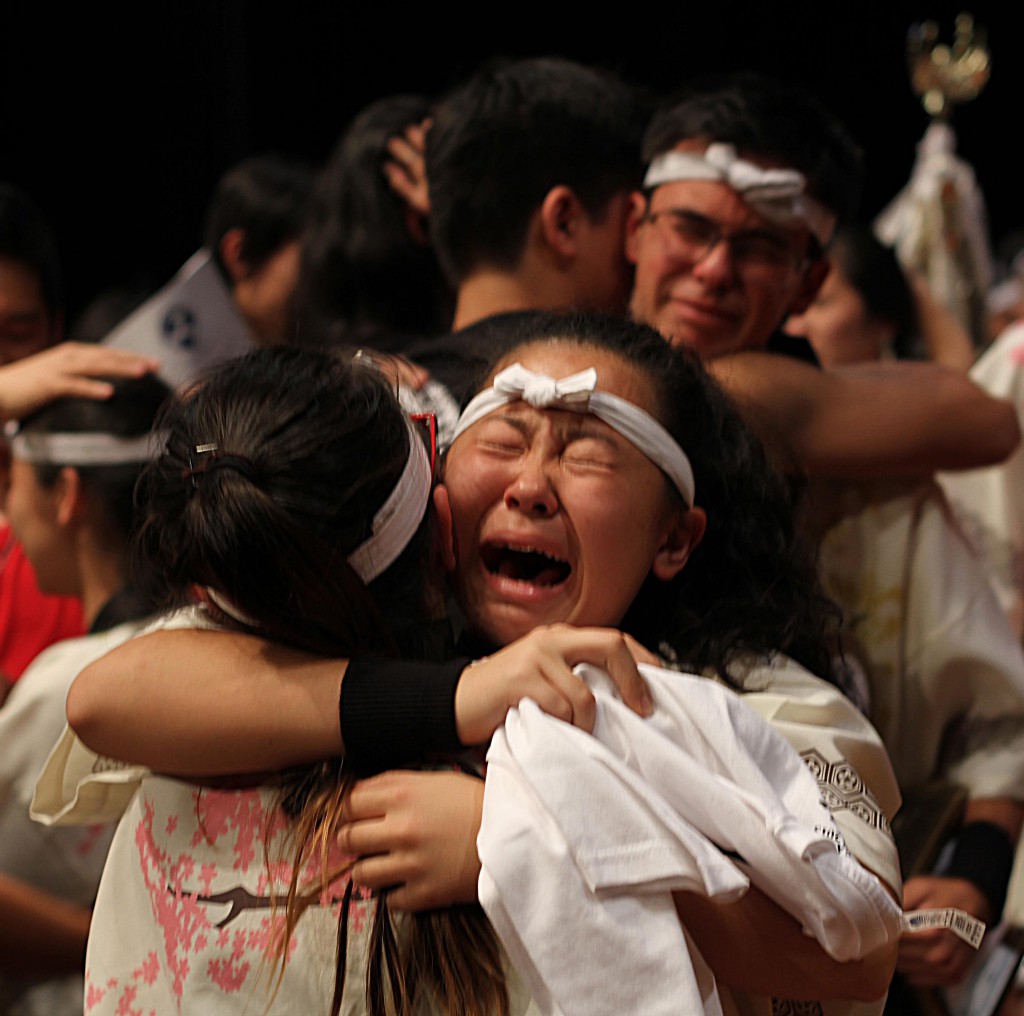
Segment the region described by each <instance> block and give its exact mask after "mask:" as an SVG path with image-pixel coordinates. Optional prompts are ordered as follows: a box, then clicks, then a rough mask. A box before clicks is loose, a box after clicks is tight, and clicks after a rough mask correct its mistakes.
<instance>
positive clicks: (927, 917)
mask: <svg viewBox="0 0 1024 1016" xmlns="http://www.w3.org/2000/svg"><path fill="white" fill-rule="evenodd" d="M900 924H901V927H902V928H903V930H904V931H908V932H911V933H913V932H915V931H930V930H931V929H932V928H949V930H950V931H951V932H953V934H954V935H956V936H957V938H961V939H963V940H964V941H965V942H966V943H967V944H968V945H969V946H970V947H971V948H972V949H977V948H978V947H979V946H980V945H981V940H982V938H984V937H985V922H984V921H979V920H978V919H977V918H976V917H971V915H970V914H968V913H967V912H966V911H963V910H957V909H956V908H955V907H947V908H946V909H944V910H907V911H905V912H904V914H903V917H902V918H901V919H900Z"/></svg>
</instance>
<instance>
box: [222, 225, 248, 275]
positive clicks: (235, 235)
mask: <svg viewBox="0 0 1024 1016" xmlns="http://www.w3.org/2000/svg"><path fill="white" fill-rule="evenodd" d="M217 247H218V250H219V252H220V259H221V262H222V263H223V264H224V267H225V268H226V269H227V273H228V275H229V276H230V278H231V282H232V283H233V284H235V285H237V284H238V283H239V282H242V281H243V280H244V279H246V278H247V277H248V275H249V263H248V261H246V260H245V258H244V257H243V256H242V251H243V250H244V249H245V230H244V229H242V228H241V227H239V226H236V227H235V228H234V229H229V230H228V231H227V232H226V233H225V234H224V235H223V236H222V237H221V238H220V243H219V244H218V245H217Z"/></svg>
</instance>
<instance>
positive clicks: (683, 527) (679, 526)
mask: <svg viewBox="0 0 1024 1016" xmlns="http://www.w3.org/2000/svg"><path fill="white" fill-rule="evenodd" d="M707 523H708V517H707V515H706V514H705V512H704V509H703V508H690V509H689V510H688V511H687V512H686V513H685V514H684V515H678V514H677V515H676V516H675V518H674V519H673V520H672V522H671V523H670V524H669V526H668V528H667V529H666V531H665V534H664V537H663V541H662V544H661V546H660V547H659V548H658V552H657V554H655V556H654V563H653V564H652V565H651V574H652V575H654V577H655V578H657V579H661V581H662V582H668V581H670V580H671V579H674V578H675V577H676V576H677V575H678V574H679V573H680V572H681V571H682V570H683V568H684V567H685V566H686V562H687V561H688V560H689V559H690V555H691V554H692V553H693V552H694V551H695V550H696V549H697V545H698V544H699V543H700V541H701V540H702V539H703V538H704V530H705V529H706V528H707Z"/></svg>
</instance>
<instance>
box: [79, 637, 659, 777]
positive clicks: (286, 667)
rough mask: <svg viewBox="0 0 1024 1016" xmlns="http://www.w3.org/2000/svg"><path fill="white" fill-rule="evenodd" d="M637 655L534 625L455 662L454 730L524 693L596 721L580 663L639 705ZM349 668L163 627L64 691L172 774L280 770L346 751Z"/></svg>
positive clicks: (147, 761) (476, 738) (100, 735)
mask: <svg viewBox="0 0 1024 1016" xmlns="http://www.w3.org/2000/svg"><path fill="white" fill-rule="evenodd" d="M636 659H639V660H645V661H646V662H653V661H654V660H655V657H653V656H652V655H651V654H650V653H648V652H647V651H646V650H645V649H644V648H643V647H642V646H639V645H638V644H637V643H636V642H634V641H633V640H632V639H629V638H628V637H627V636H623V635H622V634H621V633H620V632H617V631H614V630H610V629H592V628H590V629H587V628H572V627H570V626H568V625H551V626H547V627H545V628H540V629H537V630H536V631H535V632H532V633H531V634H530V635H527V636H525V637H524V638H522V639H519V640H517V641H516V642H514V643H512V645H510V646H507V647H506V648H505V649H503V650H501V651H500V652H498V653H495V654H494V655H492V656H490V657H488V658H487V659H486V660H482V661H478V662H477V663H476V664H474V665H472V666H470V667H467V668H466V669H465V670H464V671H463V672H462V675H461V677H460V678H459V681H458V685H457V688H456V691H455V699H454V703H453V708H454V710H455V722H456V728H457V732H458V735H459V738H460V739H461V741H462V743H463V744H483V743H486V742H487V741H488V740H489V739H490V737H491V734H493V732H494V730H495V729H496V728H497V727H498V726H499V725H500V724H501V723H502V722H504V719H505V714H506V713H507V711H508V710H509V708H511V707H512V706H515V705H517V704H518V703H519V701H520V699H521V698H523V697H524V696H529V697H530V698H532V699H534V701H536V702H537V703H538V705H540V707H541V708H542V709H544V710H545V712H548V713H550V714H551V715H553V716H557V717H559V718H560V719H563V720H566V721H568V722H571V723H574V724H575V725H576V726H579V727H583V728H584V729H586V730H590V729H592V727H593V725H594V708H595V707H594V698H593V695H592V694H591V692H590V690H589V689H588V688H587V686H586V685H585V684H584V682H583V681H581V680H580V679H579V678H577V677H576V676H575V675H574V674H573V673H572V667H573V666H575V665H576V664H577V663H592V664H594V665H596V666H600V667H601V668H602V669H604V670H605V671H606V672H607V673H608V674H609V675H610V676H611V677H612V679H613V680H614V681H615V682H616V684H617V685H618V687H619V689H620V691H621V693H622V697H623V700H624V701H625V702H626V703H627V704H629V705H630V706H631V707H632V708H634V709H635V710H636V711H637V712H639V713H641V714H644V715H646V713H648V712H649V711H650V698H649V696H648V693H647V688H646V685H645V684H644V682H643V680H642V678H641V677H640V674H639V672H638V671H637V668H636V664H635V663H634V660H636ZM347 667H348V661H346V660H325V659H322V658H320V657H316V656H310V655H308V654H306V653H301V652H298V651H296V650H293V649H287V648H285V647H283V646H279V645H275V644H273V643H268V642H264V641H262V640H260V639H257V638H253V637H252V636H249V635H240V634H236V633H231V632H218V631H206V630H197V629H175V630H168V631H159V632H154V633H153V634H151V635H146V636H143V637H142V638H138V639H133V640H131V641H130V642H127V643H125V644H124V645H122V646H119V647H118V648H117V649H115V650H113V651H112V652H111V653H108V654H107V655H106V656H104V657H103V658H102V659H100V660H98V661H97V662H95V663H93V664H91V665H90V666H88V667H87V668H86V669H85V670H84V671H82V673H81V674H80V675H79V676H78V678H77V679H76V680H75V683H74V684H73V685H72V686H71V691H70V692H69V694H68V702H67V712H68V722H69V723H70V724H71V726H72V728H73V729H74V731H75V733H76V734H78V736H79V738H81V740H82V741H83V742H84V743H85V744H86V745H87V746H88V747H89V748H91V749H92V750H93V751H95V752H98V753H99V754H101V755H107V756H109V757H112V758H119V759H123V760H125V761H128V762H135V763H139V764H142V765H147V766H149V767H150V768H152V769H156V770H159V771H162V772H168V773H175V774H177V775H179V776H219V775H231V774H237V773H252V772H264V771H268V770H277V769H284V768H287V767H288V766H292V765H299V764H301V763H304V762H311V761H315V760H317V759H321V758H330V757H333V756H336V755H343V754H344V745H343V743H342V736H341V731H340V729H339V724H338V700H339V697H340V693H341V684H342V679H343V677H344V675H345V673H346V671H347Z"/></svg>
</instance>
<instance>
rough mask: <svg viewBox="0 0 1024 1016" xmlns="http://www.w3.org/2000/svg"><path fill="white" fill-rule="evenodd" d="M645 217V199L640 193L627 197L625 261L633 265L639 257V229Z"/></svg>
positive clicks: (636, 192)
mask: <svg viewBox="0 0 1024 1016" xmlns="http://www.w3.org/2000/svg"><path fill="white" fill-rule="evenodd" d="M646 215H647V197H646V196H645V195H644V194H643V193H641V192H640V191H633V193H632V194H630V196H629V213H628V215H627V216H626V260H627V261H628V262H629V263H630V264H632V265H635V264H636V263H637V260H638V259H639V257H640V252H639V248H640V227H641V226H642V225H643V224H644V217H645V216H646Z"/></svg>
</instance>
